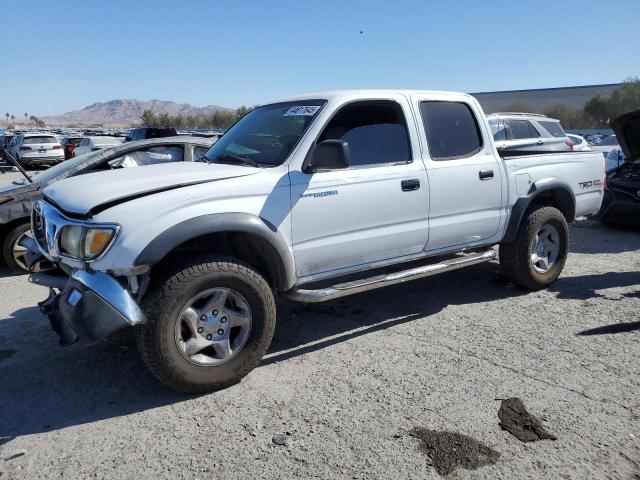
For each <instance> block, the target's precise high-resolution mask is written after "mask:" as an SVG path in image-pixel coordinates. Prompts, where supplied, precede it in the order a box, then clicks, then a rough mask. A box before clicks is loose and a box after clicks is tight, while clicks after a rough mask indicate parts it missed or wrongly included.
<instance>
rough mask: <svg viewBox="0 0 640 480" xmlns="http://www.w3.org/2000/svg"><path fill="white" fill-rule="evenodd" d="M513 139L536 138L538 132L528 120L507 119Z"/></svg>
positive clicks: (538, 134)
mask: <svg viewBox="0 0 640 480" xmlns="http://www.w3.org/2000/svg"><path fill="white" fill-rule="evenodd" d="M509 127H510V128H511V135H512V138H513V139H521V138H537V137H539V136H540V133H539V132H538V130H536V128H535V127H534V126H533V125H531V122H529V121H528V120H509Z"/></svg>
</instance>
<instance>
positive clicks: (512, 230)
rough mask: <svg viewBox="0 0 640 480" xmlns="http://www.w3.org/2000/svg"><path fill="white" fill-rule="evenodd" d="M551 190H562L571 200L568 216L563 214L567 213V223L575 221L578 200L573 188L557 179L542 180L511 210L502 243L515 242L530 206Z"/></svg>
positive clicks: (517, 201) (519, 199)
mask: <svg viewBox="0 0 640 480" xmlns="http://www.w3.org/2000/svg"><path fill="white" fill-rule="evenodd" d="M549 190H562V191H564V192H565V193H566V195H567V198H570V199H571V206H570V211H569V212H568V214H567V213H566V212H563V213H565V215H566V217H567V222H571V221H573V219H574V216H575V211H576V199H575V197H574V195H573V191H572V190H571V187H570V186H569V185H567V184H566V183H564V182H562V181H560V180H556V179H545V180H541V181H538V182H536V183H534V184H533V185H531V189H530V190H529V193H527V194H526V195H524V196H522V197H520V198H518V200H516V203H515V204H514V205H513V207H512V208H511V217H510V218H509V224H508V225H507V231H506V232H505V234H504V238H503V239H502V243H512V242H513V241H515V239H516V235H517V234H518V228H520V223H521V222H522V218H523V217H524V214H525V212H526V211H527V209H528V208H529V205H531V203H532V202H533V201H534V200H535V199H536V198H537V197H539V196H540V195H541V194H542V193H544V192H547V191H549Z"/></svg>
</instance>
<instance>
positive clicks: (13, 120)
mask: <svg viewBox="0 0 640 480" xmlns="http://www.w3.org/2000/svg"><path fill="white" fill-rule="evenodd" d="M15 120H16V116H15V115H14V114H11V123H14V122H15Z"/></svg>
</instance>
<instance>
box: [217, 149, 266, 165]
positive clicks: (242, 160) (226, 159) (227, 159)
mask: <svg viewBox="0 0 640 480" xmlns="http://www.w3.org/2000/svg"><path fill="white" fill-rule="evenodd" d="M216 160H218V161H220V162H222V163H233V164H235V165H249V166H250V167H256V168H260V165H259V164H258V163H256V162H254V161H253V160H251V159H250V158H247V157H243V156H242V155H236V154H234V153H223V154H220V155H218V156H217V157H216Z"/></svg>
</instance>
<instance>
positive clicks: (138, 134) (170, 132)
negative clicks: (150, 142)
mask: <svg viewBox="0 0 640 480" xmlns="http://www.w3.org/2000/svg"><path fill="white" fill-rule="evenodd" d="M176 135H178V132H177V131H176V129H175V128H173V127H139V128H133V129H131V131H130V132H129V134H128V135H127V136H126V138H125V139H124V141H125V142H133V141H135V140H146V139H149V138H163V137H175V136H176Z"/></svg>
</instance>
